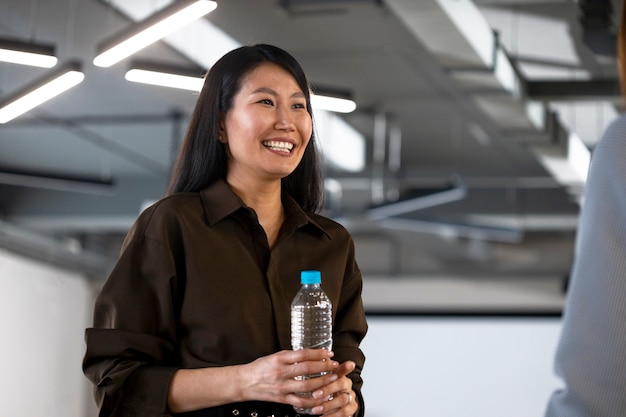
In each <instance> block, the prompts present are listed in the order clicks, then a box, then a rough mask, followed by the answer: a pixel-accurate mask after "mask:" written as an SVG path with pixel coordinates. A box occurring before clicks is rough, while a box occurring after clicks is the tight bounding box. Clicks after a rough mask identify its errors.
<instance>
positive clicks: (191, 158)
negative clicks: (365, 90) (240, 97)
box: [166, 44, 322, 212]
mask: <svg viewBox="0 0 626 417" xmlns="http://www.w3.org/2000/svg"><path fill="white" fill-rule="evenodd" d="M266 62H269V63H273V64H276V65H278V66H280V67H281V68H283V69H285V70H286V71H287V72H289V73H290V74H291V75H292V76H293V78H294V79H295V80H296V82H297V83H298V86H299V87H300V89H302V92H303V93H304V95H305V97H306V108H307V111H308V112H309V114H310V115H311V119H313V111H312V109H311V97H310V94H309V83H308V81H307V78H306V75H305V74H304V71H303V70H302V67H301V66H300V64H299V63H298V61H296V59H295V58H294V57H293V56H291V55H290V54H289V53H288V52H286V51H284V50H282V49H280V48H278V47H276V46H272V45H265V44H258V45H253V46H243V47H240V48H237V49H234V50H232V51H230V52H228V53H227V54H226V55H224V56H223V57H222V58H220V59H219V60H218V61H217V62H216V63H215V65H213V66H212V67H211V69H210V70H209V72H208V74H207V75H206V77H205V80H204V85H203V87H202V91H201V92H200V94H199V96H198V100H197V103H196V106H195V108H194V110H193V113H192V115H191V119H190V121H189V126H188V128H187V132H186V134H185V138H184V141H183V144H182V147H181V149H180V152H179V154H178V157H177V159H176V163H175V165H174V169H173V171H172V175H171V177H170V182H169V185H168V187H167V192H166V194H167V195H169V194H173V193H178V192H197V191H200V190H202V189H203V188H206V187H208V186H209V185H211V184H213V183H215V182H216V181H218V180H219V179H225V178H226V168H227V157H226V149H225V147H224V145H223V144H222V143H220V142H219V141H218V136H219V126H220V116H221V115H222V114H224V113H226V112H228V111H229V110H230V109H231V108H232V105H233V100H234V97H235V95H236V94H237V92H238V91H239V89H240V88H241V81H242V79H243V78H244V77H245V76H246V75H247V74H248V73H249V72H250V71H252V70H254V69H255V68H256V67H258V66H259V65H261V64H263V63H266ZM282 189H283V192H287V193H288V194H289V195H291V196H292V197H293V198H294V199H295V200H296V201H297V202H298V204H300V206H301V207H302V208H303V209H304V210H306V211H309V212H317V211H319V210H320V209H321V206H322V175H321V169H320V162H319V156H318V151H317V147H316V143H315V134H314V133H312V134H311V138H310V140H309V143H308V145H307V147H306V149H305V151H304V155H303V156H302V160H301V161H300V164H298V166H297V167H296V169H295V170H294V171H293V172H292V173H291V174H289V175H288V176H286V177H285V178H283V179H282Z"/></svg>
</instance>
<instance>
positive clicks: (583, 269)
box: [545, 116, 626, 417]
mask: <svg viewBox="0 0 626 417" xmlns="http://www.w3.org/2000/svg"><path fill="white" fill-rule="evenodd" d="M555 367H556V373H557V374H558V375H559V376H560V377H562V378H563V381H564V383H565V388H564V389H563V390H559V391H556V392H554V393H553V394H552V396H551V398H550V400H549V403H548V407H547V410H546V414H545V416H546V417H583V416H584V417H609V416H626V116H621V117H619V118H618V119H616V120H614V121H613V122H612V123H611V124H610V126H609V127H608V128H607V130H606V131H605V132H604V135H603V137H602V138H601V139H600V141H599V142H598V144H597V145H596V147H595V150H594V152H593V155H592V160H591V166H590V169H589V176H588V180H587V185H586V190H585V197H584V200H583V205H582V209H581V217H580V223H579V228H578V235H577V240H576V252H575V256H574V264H573V268H572V275H571V280H570V286H569V290H568V295H567V301H566V305H565V309H564V315H563V329H562V333H561V338H560V341H559V345H558V348H557V352H556V361H555Z"/></svg>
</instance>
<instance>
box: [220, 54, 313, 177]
mask: <svg viewBox="0 0 626 417" xmlns="http://www.w3.org/2000/svg"><path fill="white" fill-rule="evenodd" d="M312 131H313V123H312V120H311V116H310V115H309V113H308V112H307V109H306V98H305V96H304V93H303V92H302V90H301V89H300V87H299V86H298V83H297V82H296V80H295V79H294V78H293V77H292V76H291V74H290V73H289V72H287V71H285V70H284V69H283V68H281V67H280V66H278V65H275V64H271V63H263V64H261V65H259V66H258V67H256V68H255V69H254V70H252V71H251V72H250V73H248V74H247V75H246V76H245V77H244V78H243V79H242V82H241V88H240V90H239V91H238V92H237V94H236V95H235V97H234V99H233V106H232V108H231V109H230V110H229V111H228V112H227V113H226V115H225V116H224V117H223V119H222V123H221V124H220V135H221V138H222V139H221V141H222V142H224V143H226V146H227V154H228V173H227V176H228V179H229V180H237V181H239V182H241V181H246V180H247V179H249V178H256V179H262V180H276V179H280V178H283V177H286V176H287V175H289V174H291V173H292V172H293V170H295V169H296V167H297V166H298V164H299V163H300V160H301V159H302V155H303V154H304V150H305V148H306V146H307V144H308V143H309V139H310V138H311V133H312Z"/></svg>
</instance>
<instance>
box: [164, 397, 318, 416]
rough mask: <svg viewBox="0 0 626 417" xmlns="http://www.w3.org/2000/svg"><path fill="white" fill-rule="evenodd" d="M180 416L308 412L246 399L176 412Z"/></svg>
mask: <svg viewBox="0 0 626 417" xmlns="http://www.w3.org/2000/svg"><path fill="white" fill-rule="evenodd" d="M176 416H180V417H307V416H308V414H298V413H296V412H295V411H294V409H293V407H292V406H290V405H286V404H278V403H270V402H264V401H247V402H243V403H232V404H226V405H221V406H219V407H211V408H205V409H202V410H197V411H190V412H188V413H180V414H176Z"/></svg>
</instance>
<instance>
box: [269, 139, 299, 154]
mask: <svg viewBox="0 0 626 417" xmlns="http://www.w3.org/2000/svg"><path fill="white" fill-rule="evenodd" d="M263 146H265V147H267V148H270V149H271V150H273V151H279V152H286V153H289V152H290V151H291V150H292V149H293V144H292V143H289V142H281V141H277V140H267V141H265V142H263Z"/></svg>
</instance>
